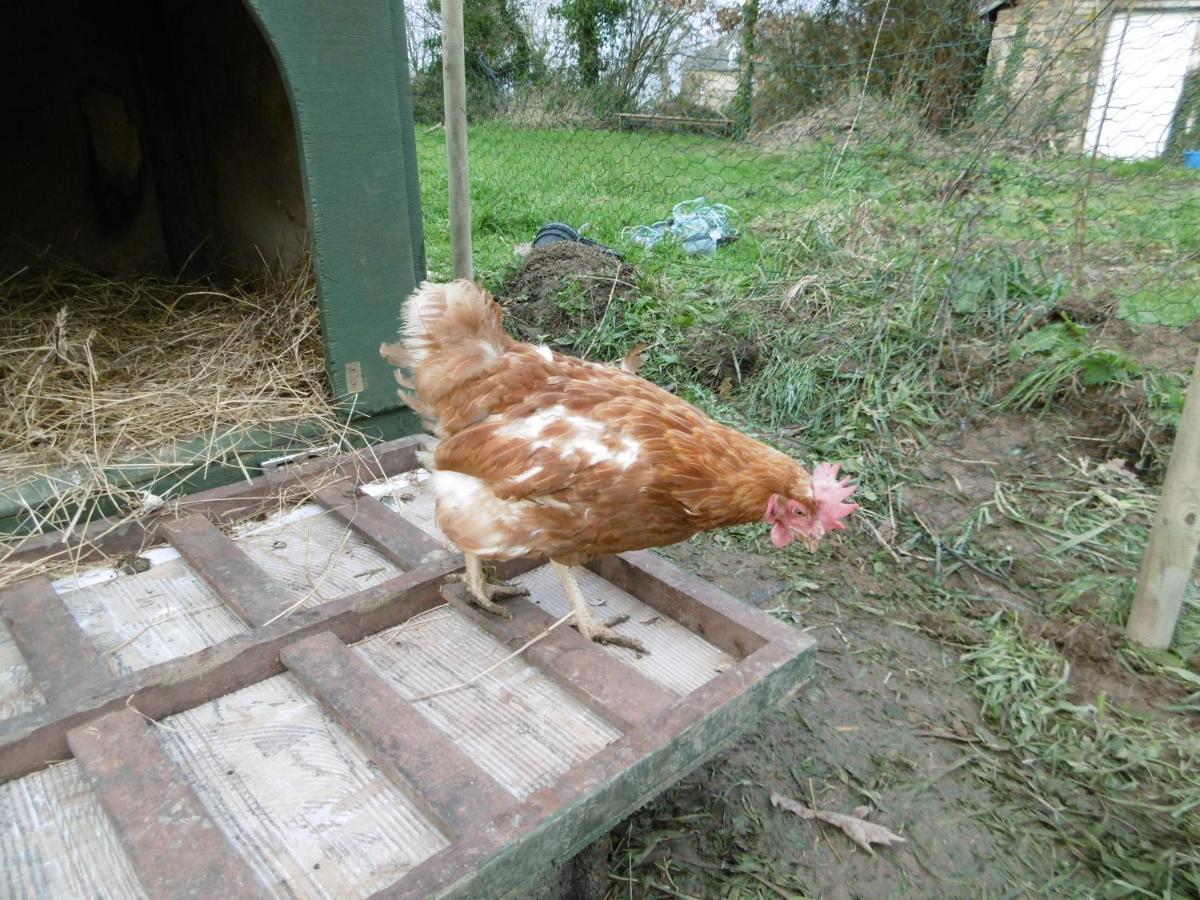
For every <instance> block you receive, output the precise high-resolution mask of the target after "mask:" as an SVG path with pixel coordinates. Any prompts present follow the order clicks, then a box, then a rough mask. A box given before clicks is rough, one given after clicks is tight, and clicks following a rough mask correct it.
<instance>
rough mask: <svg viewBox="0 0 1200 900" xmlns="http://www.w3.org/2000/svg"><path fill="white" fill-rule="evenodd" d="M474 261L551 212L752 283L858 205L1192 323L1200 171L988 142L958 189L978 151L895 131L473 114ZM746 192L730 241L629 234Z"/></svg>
mask: <svg viewBox="0 0 1200 900" xmlns="http://www.w3.org/2000/svg"><path fill="white" fill-rule="evenodd" d="M470 142H471V147H470V148H471V182H472V204H473V208H472V213H473V221H474V241H475V255H476V268H477V272H478V274H479V276H480V277H481V278H482V279H483V280H484V281H489V282H493V283H494V282H495V280H496V279H499V278H501V277H502V276H503V275H504V274H505V273H506V272H507V271H508V270H509V268H510V267H511V266H512V265H513V248H514V246H516V245H517V244H521V243H525V242H527V241H529V240H530V239H531V238H532V237H533V235H534V233H536V231H537V229H538V228H539V227H541V226H542V225H544V224H546V223H547V222H550V221H565V222H568V223H570V224H572V225H575V226H576V227H578V226H581V225H585V224H586V225H587V226H588V234H589V235H590V236H591V237H593V238H595V239H597V240H599V241H601V242H604V243H608V244H609V245H611V246H615V247H618V248H619V249H621V250H622V251H624V252H627V253H629V254H630V255H631V257H632V261H633V262H634V263H635V265H637V266H638V268H639V269H642V270H644V271H647V272H650V273H655V272H664V273H677V274H678V275H679V277H680V278H681V279H683V280H684V281H687V282H691V281H695V280H698V279H699V280H711V279H716V280H719V281H721V282H722V283H723V284H725V285H726V287H728V288H735V287H736V284H737V283H739V282H740V283H742V284H743V285H747V286H748V285H750V284H752V283H753V282H754V281H755V280H756V279H759V278H761V277H762V276H763V274H764V273H765V274H767V275H769V276H776V275H777V276H784V275H786V274H788V273H789V270H790V268H791V264H792V262H793V260H791V259H790V258H789V256H790V254H789V253H788V252H787V249H786V248H780V247H779V246H778V245H777V244H776V243H774V242H773V241H771V240H770V237H771V236H772V235H773V234H776V233H777V232H778V230H779V229H782V228H789V227H793V228H794V227H795V226H796V224H797V222H801V221H806V220H814V221H818V222H821V223H825V224H828V223H830V222H836V221H837V220H838V219H842V220H844V221H847V222H850V221H854V222H856V223H857V224H859V225H860V226H861V227H862V228H863V229H864V230H866V231H868V232H873V233H875V234H877V235H878V236H879V239H880V240H881V241H882V242H883V243H885V244H889V245H891V248H890V249H893V250H894V251H895V253H896V254H897V255H899V256H906V255H908V254H909V253H911V251H912V250H913V249H914V247H918V246H920V247H922V249H923V251H924V252H926V253H927V254H928V255H930V256H931V257H934V258H937V257H941V258H949V257H952V256H954V255H961V254H962V253H964V252H966V251H968V250H969V249H971V248H974V247H996V246H999V247H1002V248H1004V249H1005V250H1006V251H1007V252H1009V253H1011V254H1012V255H1013V256H1014V257H1017V258H1019V259H1021V260H1023V261H1024V262H1025V263H1026V264H1028V265H1029V266H1031V267H1034V268H1037V269H1039V270H1040V271H1041V273H1042V274H1043V275H1044V277H1045V278H1046V279H1048V280H1053V279H1054V278H1056V277H1060V276H1061V277H1062V278H1064V279H1067V280H1069V279H1070V278H1071V276H1072V273H1073V272H1074V271H1075V268H1074V267H1078V269H1079V270H1080V271H1081V276H1080V281H1079V286H1078V287H1079V290H1080V291H1081V292H1082V293H1083V294H1084V295H1085V296H1086V297H1089V298H1096V299H1100V300H1106V299H1108V300H1113V301H1115V302H1116V303H1117V305H1118V309H1119V311H1120V313H1121V314H1122V315H1124V316H1126V317H1128V318H1130V319H1132V320H1135V321H1138V322H1143V323H1149V324H1165V325H1176V326H1178V325H1185V324H1188V323H1189V322H1190V321H1192V320H1193V319H1194V318H1195V317H1196V315H1197V314H1198V313H1200V174H1197V173H1194V172H1192V171H1189V170H1185V169H1182V168H1179V167H1176V166H1169V167H1151V166H1148V165H1147V164H1144V163H1143V164H1136V165H1135V164H1127V163H1112V162H1105V161H1099V162H1097V163H1096V165H1095V167H1094V169H1093V170H1092V172H1091V174H1090V177H1089V176H1088V175H1087V174H1086V172H1085V170H1084V169H1083V167H1082V166H1081V165H1080V163H1079V162H1078V161H1077V160H1075V159H1073V158H1066V157H1061V158H1051V159H1038V160H1029V161H1027V160H1014V159H1010V158H1004V157H1001V156H995V155H986V156H985V157H984V158H982V159H981V160H980V162H979V163H978V165H977V167H976V168H977V170H978V171H977V173H976V174H974V175H972V176H970V177H968V178H966V179H964V180H963V184H962V187H961V189H960V190H959V191H956V192H955V194H954V198H953V201H952V202H946V201H945V200H944V197H943V193H942V192H943V189H945V188H947V187H948V186H949V185H951V184H953V183H954V182H955V181H956V179H958V177H959V175H960V174H961V173H962V171H963V167H964V165H965V164H966V163H968V162H970V161H972V160H973V159H974V156H973V154H972V153H971V152H970V149H969V148H966V149H964V150H963V152H961V153H960V154H954V155H947V154H946V153H945V152H939V153H936V154H929V155H922V154H921V153H920V152H919V147H920V145H919V144H918V145H917V146H918V149H917V150H913V149H905V150H891V149H889V148H888V147H886V146H884V145H866V146H851V147H850V148H848V150H847V152H846V153H845V154H844V155H842V154H841V148H840V146H839V145H837V144H817V145H813V146H809V147H806V148H798V149H796V150H795V151H793V152H789V153H786V154H783V153H765V152H762V151H760V150H757V149H756V148H753V147H752V146H749V145H739V144H737V143H734V142H731V141H727V140H723V139H717V138H707V137H701V136H696V135H671V134H663V133H654V132H649V133H648V132H616V131H601V130H583V129H580V130H565V129H533V128H524V127H514V126H510V125H505V124H500V123H487V124H482V125H476V126H474V127H473V128H472V129H471V134H470ZM418 154H419V163H420V170H421V172H420V174H421V187H422V194H423V197H424V211H425V229H426V235H425V236H426V249H427V253H428V259H429V268H430V272H431V274H433V275H434V276H437V277H444V276H445V275H447V274H448V269H449V259H450V254H449V228H448V215H447V211H446V166H445V148H444V138H443V133H442V132H441V131H437V132H429V131H421V132H419V133H418ZM1084 194H1086V196H1087V213H1086V227H1085V228H1084V229H1083V230H1082V232H1080V234H1081V236H1082V245H1083V250H1082V252H1081V253H1080V254H1078V260H1077V262H1076V260H1075V259H1074V258H1073V256H1072V253H1073V250H1072V248H1073V246H1074V244H1075V241H1076V222H1077V219H1078V218H1079V217H1080V197H1081V196H1083V195H1084ZM701 196H703V197H707V198H708V200H710V201H712V202H720V203H725V204H727V205H728V206H731V207H733V208H734V209H735V210H736V211H737V212H738V213H739V216H740V223H741V225H742V226H743V231H742V235H743V236H742V240H741V241H740V242H739V243H738V244H736V245H734V246H732V247H730V248H727V249H725V250H723V251H722V253H721V254H720V255H719V257H717V258H712V259H696V258H687V259H685V258H684V257H683V256H682V254H677V253H675V254H673V253H671V252H669V250H667V248H656V250H655V251H654V252H652V253H649V254H646V253H641V252H640V251H639V248H637V247H636V246H635V245H633V244H632V243H631V242H630V241H628V240H627V239H625V238H624V237H623V231H624V230H625V229H626V228H628V227H630V226H634V225H639V224H649V223H651V222H655V221H658V220H660V219H664V218H666V217H668V216H669V214H670V210H671V208H672V206H674V204H676V203H678V202H680V201H683V200H690V199H693V198H695V197H701Z"/></svg>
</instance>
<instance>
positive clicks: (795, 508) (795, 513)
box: [792, 506, 804, 518]
mask: <svg viewBox="0 0 1200 900" xmlns="http://www.w3.org/2000/svg"><path fill="white" fill-rule="evenodd" d="M803 513H804V510H802V509H801V508H800V507H799V506H793V507H792V515H793V516H795V517H796V518H799V517H800V516H801V515H803Z"/></svg>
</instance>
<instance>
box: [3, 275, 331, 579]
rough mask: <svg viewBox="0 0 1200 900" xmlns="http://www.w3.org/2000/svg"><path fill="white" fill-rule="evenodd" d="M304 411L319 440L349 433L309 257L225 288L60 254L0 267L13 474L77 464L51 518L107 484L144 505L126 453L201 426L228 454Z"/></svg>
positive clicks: (67, 513)
mask: <svg viewBox="0 0 1200 900" xmlns="http://www.w3.org/2000/svg"><path fill="white" fill-rule="evenodd" d="M301 420H302V421H308V422H317V423H320V424H322V425H324V426H326V427H325V428H323V429H322V431H325V432H327V434H321V435H318V436H316V437H315V438H312V437H310V438H309V442H310V443H312V444H313V445H323V444H328V443H330V442H331V439H330V436H334V437H339V438H340V437H344V436H345V435H344V433H345V428H346V426H345V424H344V423H343V422H342V421H340V420H339V418H338V415H337V413H336V410H335V408H334V404H333V399H332V397H331V395H330V392H329V388H328V385H327V382H326V377H325V364H324V356H323V350H322V343H321V335H320V324H319V316H318V310H317V303H316V288H315V284H314V279H313V277H312V272H311V269H310V267H309V266H307V265H305V266H302V267H301V268H300V269H299V270H298V271H295V272H292V273H289V274H287V275H279V274H276V275H265V276H263V277H262V278H260V279H259V280H258V281H257V283H246V284H243V285H241V286H238V287H233V288H227V287H226V288H222V289H220V290H217V289H215V288H213V287H211V286H208V285H202V284H186V283H180V282H175V281H169V280H164V279H155V278H139V279H135V280H131V279H127V278H121V279H110V278H106V277H104V276H101V275H97V274H95V273H93V272H89V271H87V270H84V269H81V268H79V267H76V266H72V265H70V264H65V263H61V262H55V263H54V264H44V263H43V264H41V265H38V266H36V267H29V268H25V269H21V270H18V271H9V272H0V476H2V477H3V483H2V484H0V487H2V488H8V487H11V486H12V485H14V484H20V483H26V482H31V481H34V480H36V479H39V478H41V477H44V476H46V475H48V474H51V473H54V472H61V471H62V470H64V469H66V470H74V472H75V473H77V477H74V478H73V479H72V480H73V482H74V484H71V485H67V484H66V483H65V482H62V485H63V486H62V487H61V488H60V489H59V490H60V495H59V496H57V497H56V498H55V499H54V501H53V502H52V504H51V507H50V508H49V509H42V510H39V511H38V513H37V518H39V519H46V520H47V521H48V522H54V523H55V524H56V525H58V526H61V525H62V523H63V520H64V519H66V520H67V522H68V524H70V519H71V517H75V516H77V515H79V513H78V512H77V511H78V510H80V509H83V508H84V507H87V506H89V505H92V504H93V502H94V501H95V500H97V499H98V498H101V497H105V496H107V497H109V498H113V499H116V500H117V501H118V506H120V507H122V508H127V509H129V511H130V512H131V514H132V513H135V512H137V506H138V504H139V503H144V502H145V495H142V494H139V493H138V492H129V491H127V490H126V493H128V494H129V496H126V497H121V496H120V495H121V491H122V489H121V488H119V487H118V486H116V485H114V484H113V483H112V482H111V472H112V470H113V467H114V466H117V465H119V464H120V463H121V462H122V461H128V460H131V459H135V458H137V457H139V456H143V455H145V454H149V453H152V452H154V451H156V450H161V449H162V448H164V447H165V446H168V445H170V444H171V443H172V442H174V441H176V440H185V439H190V438H195V437H204V438H207V439H208V440H209V445H210V446H211V448H212V451H213V456H214V458H215V457H216V456H217V455H218V454H219V453H220V450H219V448H218V442H219V441H220V439H221V438H222V437H224V436H226V435H228V434H229V433H230V432H231V431H236V430H238V429H241V428H247V427H258V426H264V425H265V426H269V425H272V424H283V423H292V422H296V421H301ZM337 442H339V443H340V441H337ZM78 521H79V520H78V519H76V524H78ZM6 543H7V544H11V543H12V541H11V540H8V541H5V539H4V538H3V537H2V536H0V563H2V562H3V558H4V555H5V552H4V546H5V544H6Z"/></svg>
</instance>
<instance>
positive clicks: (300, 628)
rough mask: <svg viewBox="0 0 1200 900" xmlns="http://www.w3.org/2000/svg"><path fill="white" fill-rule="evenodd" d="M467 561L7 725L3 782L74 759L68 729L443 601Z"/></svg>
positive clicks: (249, 675)
mask: <svg viewBox="0 0 1200 900" xmlns="http://www.w3.org/2000/svg"><path fill="white" fill-rule="evenodd" d="M461 567H462V558H461V557H455V558H454V559H452V560H451V561H450V562H447V563H444V564H438V565H430V566H424V567H422V568H420V569H414V570H413V571H411V572H405V573H403V574H402V575H399V576H397V577H396V578H391V579H389V580H387V581H384V582H380V583H379V584H377V585H373V586H372V587H369V588H367V589H366V590H363V591H359V592H358V593H356V594H351V595H349V596H347V597H342V598H339V599H337V600H333V601H330V602H329V603H324V604H321V605H320V606H316V607H312V608H309V609H298V610H296V611H295V612H294V613H292V614H290V615H288V616H287V617H285V618H283V619H280V620H279V621H277V622H273V623H272V624H270V625H267V626H265V627H263V628H259V629H256V630H254V631H252V632H250V633H248V634H244V635H238V636H237V637H235V638H231V639H230V640H228V641H223V642H222V643H220V644H217V645H216V646H213V647H209V648H207V649H205V650H202V651H201V652H199V653H195V654H192V655H191V656H186V657H183V658H181V659H176V660H171V661H170V662H165V663H161V664H159V665H155V666H150V667H148V668H145V669H140V670H139V671H137V672H134V673H132V674H131V675H127V676H125V677H122V678H115V679H111V680H109V681H108V682H106V683H105V684H104V685H103V686H101V687H100V688H99V689H97V690H94V691H93V692H92V693H91V694H89V695H88V696H86V697H84V698H81V699H78V700H76V699H72V698H67V699H64V700H61V701H58V702H50V703H47V704H46V705H45V706H41V707H38V708H37V709H34V710H31V711H30V712H27V713H23V714H22V715H19V716H14V717H13V718H11V719H8V720H6V721H4V722H0V781H6V780H8V779H10V778H16V777H18V776H21V775H24V774H27V773H29V772H32V771H35V770H37V769H40V768H41V767H42V766H45V765H47V764H48V763H49V762H51V761H53V760H56V759H63V758H64V757H66V756H68V755H69V754H68V750H67V742H66V734H67V731H69V730H70V729H72V728H74V727H76V726H78V725H80V724H82V723H84V722H86V721H87V720H89V719H91V718H93V717H95V716H97V715H100V714H101V713H105V712H110V711H112V710H116V709H119V708H120V707H122V706H124V705H125V704H127V703H128V704H132V705H133V706H135V707H136V708H137V709H139V710H140V711H142V712H143V713H145V714H146V715H148V716H150V717H151V718H154V719H160V718H162V717H163V716H168V715H171V714H172V713H177V712H180V711H182V710H185V709H189V708H190V707H193V706H197V705H199V704H201V703H207V702H208V701H209V700H213V699H215V698H217V697H219V696H221V695H222V694H225V693H228V692H230V691H233V690H237V689H238V688H240V687H244V686H245V685H247V684H250V683H252V682H255V681H261V680H262V679H264V678H267V677H269V676H271V675H278V674H280V673H281V672H282V671H283V664H282V663H281V662H280V661H279V651H280V650H281V649H282V648H283V647H284V646H286V645H287V644H290V643H293V642H295V641H296V640H299V639H300V638H303V637H306V636H307V635H310V634H314V633H316V632H318V631H326V630H327V631H332V632H333V633H334V634H336V635H337V636H338V637H339V638H341V639H342V640H344V641H348V642H353V641H357V640H360V639H362V638H363V637H365V636H366V635H368V634H374V633H375V632H376V631H381V630H383V629H385V628H390V627H392V626H393V625H399V624H400V623H401V622H406V621H408V619H410V618H411V617H413V616H415V615H418V614H419V613H422V612H425V611H426V610H429V609H432V608H433V607H435V606H438V605H440V604H441V603H442V602H443V601H442V598H441V595H440V594H439V593H438V588H439V586H440V585H441V583H442V581H443V580H444V579H445V577H446V575H448V574H449V573H451V572H454V571H457V570H458V569H460V568H461Z"/></svg>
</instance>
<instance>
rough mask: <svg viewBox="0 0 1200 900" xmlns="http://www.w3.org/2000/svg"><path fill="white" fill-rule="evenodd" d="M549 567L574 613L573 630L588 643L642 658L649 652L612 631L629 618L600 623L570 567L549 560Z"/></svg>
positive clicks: (630, 639)
mask: <svg viewBox="0 0 1200 900" xmlns="http://www.w3.org/2000/svg"><path fill="white" fill-rule="evenodd" d="M551 565H552V566H553V567H554V571H555V572H557V573H558V577H559V580H560V581H561V582H562V586H563V590H564V591H565V592H566V595H567V599H568V600H569V601H570V602H571V608H572V609H573V610H574V611H575V621H574V622H572V623H571V624H572V625H574V626H575V629H576V630H577V631H578V632H579V633H580V634H582V635H583V636H584V637H585V638H587V639H588V640H589V641H595V642H596V643H598V644H611V645H612V646H614V647H626V648H628V649H629V650H633V651H634V652H635V653H640V654H642V655H643V656H644V655H646V654H648V653H649V652H650V651H649V650H647V649H646V645H645V644H643V643H642V642H641V641H639V640H638V639H637V638H633V637H627V636H626V635H623V634H618V633H617V632H616V631H614V630H613V629H614V628H616V626H618V625H620V624H621V623H622V622H627V621H629V616H614V617H613V618H611V619H609V620H608V621H607V622H601V621H600V620H599V619H597V618H596V615H595V613H593V612H592V609H591V607H590V606H588V602H587V600H586V599H585V598H584V596H583V592H582V591H581V590H580V589H579V582H578V581H576V580H575V575H574V573H573V572H572V571H571V567H570V566H566V565H563V564H562V563H557V562H554V561H553V560H551Z"/></svg>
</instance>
